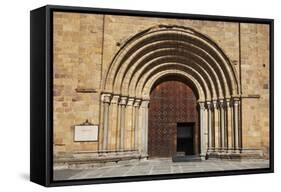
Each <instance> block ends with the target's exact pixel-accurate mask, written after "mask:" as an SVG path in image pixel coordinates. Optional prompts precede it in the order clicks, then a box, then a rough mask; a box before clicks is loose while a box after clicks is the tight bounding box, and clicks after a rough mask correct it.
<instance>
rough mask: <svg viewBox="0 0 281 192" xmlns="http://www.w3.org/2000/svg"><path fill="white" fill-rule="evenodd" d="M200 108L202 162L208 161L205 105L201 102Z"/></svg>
mask: <svg viewBox="0 0 281 192" xmlns="http://www.w3.org/2000/svg"><path fill="white" fill-rule="evenodd" d="M199 107H200V140H201V144H200V146H201V149H200V157H201V160H206V148H205V115H204V111H205V103H204V102H199Z"/></svg>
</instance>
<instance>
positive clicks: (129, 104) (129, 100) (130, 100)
mask: <svg viewBox="0 0 281 192" xmlns="http://www.w3.org/2000/svg"><path fill="white" fill-rule="evenodd" d="M134 101H135V98H132V97H130V98H128V102H127V105H128V106H133V104H134Z"/></svg>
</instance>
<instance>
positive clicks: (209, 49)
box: [102, 25, 242, 159]
mask: <svg viewBox="0 0 281 192" xmlns="http://www.w3.org/2000/svg"><path fill="white" fill-rule="evenodd" d="M169 75H174V76H179V77H181V78H183V79H185V80H186V81H187V82H188V83H189V84H190V85H192V87H193V88H194V92H195V93H196V95H197V97H198V105H199V107H200V134H201V136H200V142H201V144H200V146H201V149H200V156H201V158H202V159H205V158H206V157H208V156H212V155H213V154H214V155H220V154H223V155H225V154H232V153H240V152H241V137H242V135H241V133H242V132H241V130H240V129H241V128H240V93H239V90H240V87H239V83H238V79H237V75H236V72H235V69H234V67H233V66H232V65H231V63H230V61H229V59H228V57H227V56H226V55H225V54H224V52H223V51H222V50H221V49H220V48H219V47H218V46H217V44H216V43H214V41H212V40H211V39H210V38H208V37H206V36H205V35H203V34H201V33H199V32H197V31H195V30H193V29H191V28H187V27H181V26H165V25H159V26H155V27H152V28H150V29H147V30H145V31H143V32H140V33H139V34H137V35H135V36H133V37H132V38H131V39H128V40H127V41H126V42H124V43H123V44H122V45H120V50H119V51H118V52H117V53H116V55H115V57H114V59H113V60H112V62H111V63H110V65H109V69H108V71H107V73H106V75H105V77H104V79H103V83H102V85H103V89H104V91H105V92H106V93H103V94H102V101H103V112H104V114H103V129H104V134H103V149H104V150H106V149H108V147H107V146H108V141H109V135H108V134H107V133H108V129H109V127H110V124H111V123H113V122H115V121H116V123H114V124H115V125H116V127H115V128H116V130H119V131H118V134H117V138H116V139H117V140H119V141H118V142H117V143H119V146H117V145H116V147H115V150H125V149H130V150H136V151H138V152H140V153H141V154H142V155H143V156H144V157H145V156H147V137H148V136H147V135H148V132H147V131H148V108H149V95H150V92H151V89H152V87H153V85H154V84H155V82H156V81H157V80H158V79H160V78H163V77H165V76H169ZM114 106H115V107H116V106H117V108H118V109H119V108H120V110H115V111H116V112H117V113H118V114H117V117H115V118H112V117H110V114H112V113H110V111H112V110H113V109H111V108H112V107H114ZM128 130H129V131H128ZM127 132H130V133H132V134H131V136H130V137H131V140H132V141H133V142H131V144H126V137H129V136H128V134H127V135H126V133H127ZM126 146H127V147H126Z"/></svg>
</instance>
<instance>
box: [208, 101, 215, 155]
mask: <svg viewBox="0 0 281 192" xmlns="http://www.w3.org/2000/svg"><path fill="white" fill-rule="evenodd" d="M207 109H208V152H212V151H213V147H214V146H213V121H212V105H211V102H207Z"/></svg>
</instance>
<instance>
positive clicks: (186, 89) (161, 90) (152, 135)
mask: <svg viewBox="0 0 281 192" xmlns="http://www.w3.org/2000/svg"><path fill="white" fill-rule="evenodd" d="M199 131H200V130H199V121H198V108H197V97H196V95H195V92H194V91H193V90H192V88H191V87H190V85H188V82H187V81H186V79H183V78H180V77H177V76H168V77H165V78H162V79H160V80H158V81H157V82H156V83H155V85H154V86H153V88H152V90H151V93H150V102H149V113H148V157H149V158H154V157H173V156H177V155H199V148H200V147H199V145H200V142H199V138H200V137H199Z"/></svg>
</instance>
